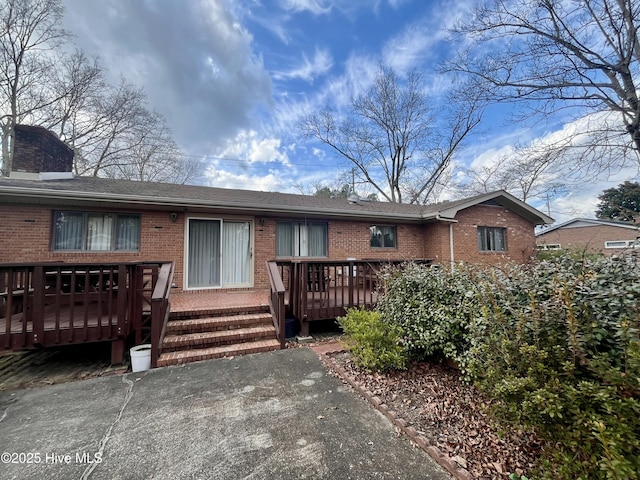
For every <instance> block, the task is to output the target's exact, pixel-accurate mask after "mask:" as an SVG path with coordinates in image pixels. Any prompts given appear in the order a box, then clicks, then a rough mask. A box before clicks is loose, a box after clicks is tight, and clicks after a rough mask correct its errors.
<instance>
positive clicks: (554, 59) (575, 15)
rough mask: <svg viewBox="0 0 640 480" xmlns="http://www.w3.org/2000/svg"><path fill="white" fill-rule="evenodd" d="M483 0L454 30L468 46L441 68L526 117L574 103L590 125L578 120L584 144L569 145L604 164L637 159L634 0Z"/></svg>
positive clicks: (639, 19) (638, 18)
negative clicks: (468, 78)
mask: <svg viewBox="0 0 640 480" xmlns="http://www.w3.org/2000/svg"><path fill="white" fill-rule="evenodd" d="M482 1H483V2H484V3H483V5H482V6H480V7H479V8H477V9H476V10H475V14H474V15H473V16H472V17H471V18H470V19H469V20H468V21H465V22H464V23H463V24H461V25H459V26H458V27H457V28H456V32H457V33H458V34H459V35H460V36H461V37H460V38H458V43H459V44H461V45H467V47H466V48H464V49H463V50H462V51H461V53H460V54H459V55H458V57H457V58H456V59H455V60H454V61H452V62H450V64H449V65H448V67H447V68H448V69H449V70H453V71H458V72H464V73H467V74H471V75H472V76H474V77H475V78H477V79H480V80H481V81H482V82H483V83H484V87H485V88H484V90H483V93H484V95H485V98H486V99H487V100H492V101H512V102H524V105H525V109H524V111H523V113H525V114H526V115H543V116H548V115H551V114H553V113H557V112H559V111H560V110H565V109H567V108H568V107H575V108H576V111H575V115H576V117H583V119H589V118H591V122H587V121H584V122H583V123H582V124H583V125H584V126H585V128H587V129H588V130H585V132H583V133H587V134H588V135H589V136H590V142H588V143H581V144H576V145H574V146H573V148H574V149H582V150H583V156H584V155H586V154H589V157H590V158H593V157H594V155H598V154H599V155H601V156H603V159H600V160H598V161H601V162H603V165H601V166H604V168H605V169H606V168H607V166H609V164H610V162H615V161H619V160H624V159H625V156H626V155H629V154H630V155H631V157H632V158H634V160H640V156H638V153H640V101H639V98H638V91H639V88H640V78H639V75H640V42H639V41H638V29H639V28H640V3H638V2H637V1H636V0H575V1H570V2H564V1H559V0H513V1H507V0H486V1H485V0H482ZM598 112H600V113H603V112H604V113H605V115H604V117H602V116H601V117H600V118H599V121H598V122H595V121H593V120H594V119H593V117H590V115H593V114H594V113H598ZM606 112H608V113H613V114H615V122H612V116H611V115H607V114H606ZM565 113H566V112H565ZM594 125H597V126H596V127H595V128H592V127H593V126H594ZM608 162H609V163H608Z"/></svg>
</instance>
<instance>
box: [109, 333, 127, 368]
mask: <svg viewBox="0 0 640 480" xmlns="http://www.w3.org/2000/svg"><path fill="white" fill-rule="evenodd" d="M124 346H125V345H124V338H119V339H117V340H114V341H112V342H111V365H120V364H122V363H124Z"/></svg>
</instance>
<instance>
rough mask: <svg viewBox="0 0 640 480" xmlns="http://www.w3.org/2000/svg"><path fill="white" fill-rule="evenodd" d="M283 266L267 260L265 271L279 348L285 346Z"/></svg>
mask: <svg viewBox="0 0 640 480" xmlns="http://www.w3.org/2000/svg"><path fill="white" fill-rule="evenodd" d="M283 271H284V270H283V268H281V266H279V265H278V264H277V263H276V262H273V261H271V262H267V272H268V275H269V284H270V293H269V309H270V310H271V317H272V318H273V326H274V327H275V329H276V335H277V337H278V341H279V342H280V348H284V346H285V318H286V314H285V298H284V295H285V291H286V290H285V287H284V283H283V281H282V278H283Z"/></svg>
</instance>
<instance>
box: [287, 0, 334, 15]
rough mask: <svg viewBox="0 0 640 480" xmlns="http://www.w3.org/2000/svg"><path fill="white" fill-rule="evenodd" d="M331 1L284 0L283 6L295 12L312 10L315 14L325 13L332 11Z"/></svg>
mask: <svg viewBox="0 0 640 480" xmlns="http://www.w3.org/2000/svg"><path fill="white" fill-rule="evenodd" d="M328 3H330V2H327V1H323V0H282V1H281V2H280V4H281V7H282V8H283V9H285V10H291V11H294V12H304V11H307V12H311V13H313V14H314V15H324V14H327V13H329V12H330V11H331V5H330V4H328Z"/></svg>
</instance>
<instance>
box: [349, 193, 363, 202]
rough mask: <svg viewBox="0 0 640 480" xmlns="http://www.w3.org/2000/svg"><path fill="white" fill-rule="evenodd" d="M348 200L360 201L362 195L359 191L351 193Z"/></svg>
mask: <svg viewBox="0 0 640 480" xmlns="http://www.w3.org/2000/svg"><path fill="white" fill-rule="evenodd" d="M347 200H348V201H349V203H360V197H359V196H358V194H357V193H352V194H351V195H349V197H348V198H347Z"/></svg>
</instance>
